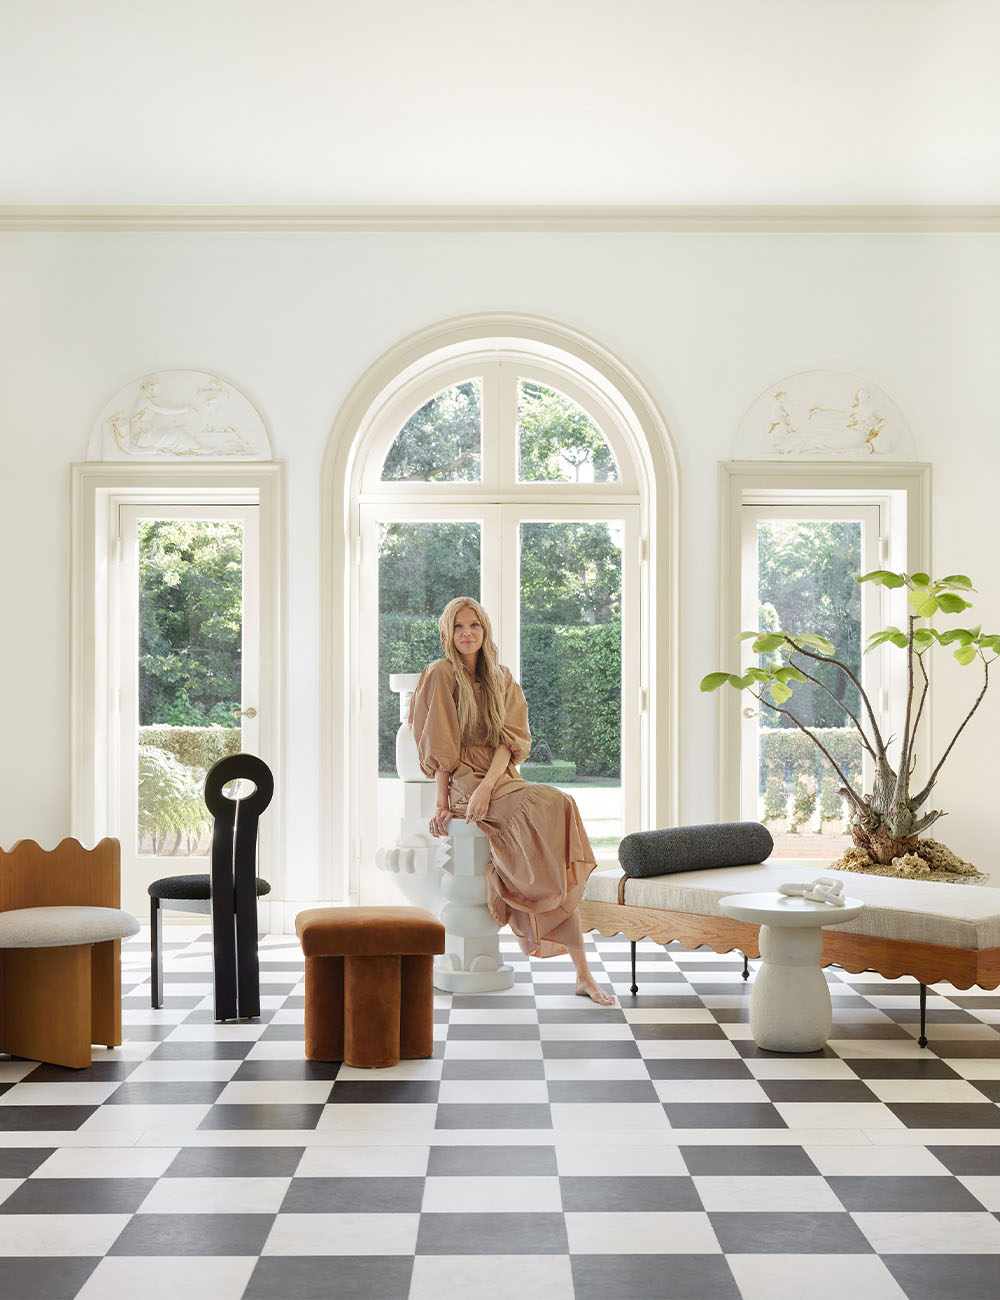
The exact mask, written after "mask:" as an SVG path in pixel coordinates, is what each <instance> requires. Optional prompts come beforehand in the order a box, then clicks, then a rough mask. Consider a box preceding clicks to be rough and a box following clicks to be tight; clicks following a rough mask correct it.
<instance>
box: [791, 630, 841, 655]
mask: <svg viewBox="0 0 1000 1300" xmlns="http://www.w3.org/2000/svg"><path fill="white" fill-rule="evenodd" d="M789 640H791V641H792V642H794V644H795V645H797V646H798V645H804V646H808V647H809V648H810V650H818V651H819V652H820V654H824V655H832V654H833V652H834V649H835V647H834V644H833V642H832V641H828V640H827V639H826V637H825V636H817V635H816V633H815V632H800V633H799V634H798V635H797V636H793V637H790V638H789Z"/></svg>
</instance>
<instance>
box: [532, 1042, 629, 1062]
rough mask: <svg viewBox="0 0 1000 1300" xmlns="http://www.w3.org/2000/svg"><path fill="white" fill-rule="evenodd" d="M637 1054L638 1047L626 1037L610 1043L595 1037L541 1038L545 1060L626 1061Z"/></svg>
mask: <svg viewBox="0 0 1000 1300" xmlns="http://www.w3.org/2000/svg"><path fill="white" fill-rule="evenodd" d="M639 1055H640V1052H639V1049H638V1047H636V1045H635V1043H632V1042H629V1041H628V1040H627V1039H621V1040H619V1041H616V1042H610V1043H602V1042H601V1041H600V1040H599V1039H596V1038H594V1039H574V1038H546V1039H543V1040H542V1056H543V1057H544V1058H545V1060H547V1061H589V1060H594V1061H627V1060H632V1059H634V1058H635V1057H637V1056H639Z"/></svg>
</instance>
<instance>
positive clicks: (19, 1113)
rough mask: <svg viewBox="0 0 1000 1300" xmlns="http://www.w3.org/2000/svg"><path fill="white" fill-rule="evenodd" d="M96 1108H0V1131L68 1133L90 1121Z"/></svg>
mask: <svg viewBox="0 0 1000 1300" xmlns="http://www.w3.org/2000/svg"><path fill="white" fill-rule="evenodd" d="M95 1110H97V1107H96V1106H0V1131H3V1132H8V1133H23V1132H29V1133H30V1132H31V1131H32V1130H36V1131H38V1132H47V1131H53V1132H58V1131H60V1130H62V1131H64V1132H70V1131H72V1130H75V1129H78V1128H79V1127H80V1125H81V1124H83V1123H84V1122H85V1121H86V1120H88V1119H90V1117H91V1115H93V1113H94V1111H95Z"/></svg>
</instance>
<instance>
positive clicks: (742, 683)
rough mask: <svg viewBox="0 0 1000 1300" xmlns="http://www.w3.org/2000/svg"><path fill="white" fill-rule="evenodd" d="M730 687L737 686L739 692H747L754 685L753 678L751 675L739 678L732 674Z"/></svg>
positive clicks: (730, 675)
mask: <svg viewBox="0 0 1000 1300" xmlns="http://www.w3.org/2000/svg"><path fill="white" fill-rule="evenodd" d="M729 685H730V686H735V687H736V689H737V690H738V691H745V690H746V688H747V687H748V686H752V685H753V678H752V677H751V676H750V674H749V673H747V675H746V677H739V676H737V674H736V673H730V674H729Z"/></svg>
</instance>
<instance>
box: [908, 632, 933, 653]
mask: <svg viewBox="0 0 1000 1300" xmlns="http://www.w3.org/2000/svg"><path fill="white" fill-rule="evenodd" d="M936 642H937V633H936V632H935V631H934V629H933V628H932V627H918V628H917V630H916V631H915V632H914V633H913V648H914V650H926V649H927V648H928V646H932V645H934V644H935V643H936Z"/></svg>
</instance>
